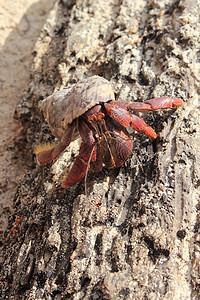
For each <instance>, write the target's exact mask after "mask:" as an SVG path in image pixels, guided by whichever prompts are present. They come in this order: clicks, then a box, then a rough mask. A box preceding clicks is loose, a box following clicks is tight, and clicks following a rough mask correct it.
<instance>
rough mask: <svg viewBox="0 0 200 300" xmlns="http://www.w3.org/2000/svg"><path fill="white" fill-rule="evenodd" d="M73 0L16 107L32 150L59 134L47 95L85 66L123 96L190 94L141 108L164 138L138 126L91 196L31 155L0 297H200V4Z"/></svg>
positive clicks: (60, 12) (93, 184)
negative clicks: (67, 185) (178, 103)
mask: <svg viewBox="0 0 200 300" xmlns="http://www.w3.org/2000/svg"><path fill="white" fill-rule="evenodd" d="M73 4H74V3H73V1H70V2H69V1H62V3H59V4H58V6H56V7H55V8H54V10H53V11H52V13H51V15H50V17H49V19H48V20H47V22H46V26H45V28H44V30H43V32H42V34H41V38H40V40H39V41H38V42H37V44H36V47H35V52H34V54H35V58H34V64H33V70H32V78H31V83H30V88H29V89H28V90H27V91H26V93H24V97H23V99H22V101H21V104H20V106H19V107H18V108H17V111H16V115H17V116H18V118H19V119H20V120H21V121H22V124H23V125H24V126H25V128H27V140H28V146H29V147H30V151H32V153H33V149H34V147H35V145H36V144H38V143H39V142H41V141H42V140H43V141H47V140H53V137H52V135H51V133H50V131H49V129H48V126H47V124H46V123H45V121H44V119H43V117H42V113H41V110H40V105H39V101H40V100H41V99H43V98H45V97H46V96H47V95H50V94H51V93H52V92H53V91H54V90H55V89H58V88H60V86H61V85H63V86H64V85H65V84H66V83H74V82H77V81H79V80H81V79H83V78H85V77H87V76H91V75H94V74H97V75H101V76H103V77H105V78H106V79H108V80H110V81H111V83H112V84H113V87H114V88H115V91H116V98H117V99H119V100H129V101H133V100H141V101H142V100H146V99H149V98H153V97H155V96H170V97H179V98H182V99H184V102H185V105H184V107H183V108H181V109H179V110H177V111H174V110H170V111H164V112H163V111H160V112H154V113H152V114H148V115H145V116H144V118H145V120H146V122H148V124H150V125H152V126H153V127H154V129H155V130H156V131H157V132H158V133H159V138H157V139H156V140H155V141H153V142H152V141H150V140H149V139H148V138H146V137H144V136H139V135H135V136H134V154H133V156H132V158H131V159H129V160H128V161H127V162H126V163H125V165H124V166H122V167H121V168H120V169H119V170H112V171H107V170H103V171H102V172H101V173H100V174H95V175H92V176H91V175H90V176H89V177H88V180H87V190H88V192H87V194H88V195H87V197H86V195H85V191H84V183H83V182H82V183H80V184H78V185H76V186H75V187H73V188H71V189H63V188H61V187H60V185H59V184H58V185H57V186H56V185H55V183H54V182H53V181H52V176H53V175H52V173H51V167H50V166H46V167H45V168H43V169H41V167H38V166H37V165H36V163H35V162H34V155H33V169H32V170H31V171H30V172H29V173H28V174H26V175H25V177H24V180H23V181H22V182H21V184H20V186H19V188H18V192H17V194H16V196H15V199H14V214H13V216H11V218H10V223H9V228H8V231H7V233H6V234H7V237H6V239H5V243H4V245H3V251H4V256H5V261H4V265H3V266H2V272H1V273H2V274H1V289H2V297H3V299H68V298H69V299H199V293H200V290H199V259H200V255H199V253H200V248H199V242H200V239H199V235H198V232H199V212H198V210H199V197H200V188H199V186H200V179H199V178H200V171H199V161H200V154H199V147H200V125H199V120H200V118H199V116H200V112H199V108H200V104H199V99H198V92H199V90H198V89H199V88H198V84H199V79H200V74H199V66H200V63H199V61H198V54H199V52H198V51H199V44H198V39H199V33H200V30H199V13H198V12H199V8H200V4H199V3H198V1H195V0H194V1H192V0H191V1H173V0H164V1H160V0H154V1H145V0H138V1H133V0H130V1H129V0H127V1H118V0H100V1H84V0H83V1H77V2H76V4H74V5H73ZM75 147H76V145H74V148H75ZM71 148H72V151H74V149H73V146H72V147H71ZM141 165H142V168H143V169H142V168H141ZM57 169H58V168H57ZM99 201H101V205H99ZM22 216H23V218H22V219H21V220H20V222H19V224H18V225H17V226H16V227H15V228H14V232H13V233H12V234H9V235H8V232H9V230H10V229H11V228H12V227H13V225H14V224H15V221H16V220H17V219H18V218H20V217H22Z"/></svg>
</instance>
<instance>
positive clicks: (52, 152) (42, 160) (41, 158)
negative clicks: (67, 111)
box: [35, 122, 75, 165]
mask: <svg viewBox="0 0 200 300" xmlns="http://www.w3.org/2000/svg"><path fill="white" fill-rule="evenodd" d="M74 130H75V123H74V122H72V124H70V125H69V126H68V128H67V130H66V131H65V134H64V136H63V138H62V139H61V141H60V142H59V143H58V144H57V145H52V144H42V145H39V146H38V147H37V148H36V149H35V154H36V159H37V162H38V164H39V165H44V164H46V163H48V162H50V161H51V160H53V159H55V158H56V157H57V156H58V155H59V154H60V153H61V152H63V151H64V150H65V148H66V147H67V146H69V144H70V143H71V141H72V137H73V133H74Z"/></svg>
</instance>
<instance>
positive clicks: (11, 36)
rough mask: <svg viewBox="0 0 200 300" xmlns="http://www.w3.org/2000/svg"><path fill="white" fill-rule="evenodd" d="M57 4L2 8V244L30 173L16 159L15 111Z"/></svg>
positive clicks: (19, 0)
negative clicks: (19, 191)
mask: <svg viewBox="0 0 200 300" xmlns="http://www.w3.org/2000/svg"><path fill="white" fill-rule="evenodd" d="M54 3H55V0H41V1H38V0H15V1H12V0H2V1H1V4H0V90H1V93H0V120H1V121H0V131H1V135H0V155H1V160H0V195H1V197H0V240H2V241H3V240H4V237H3V232H4V230H5V228H6V226H7V221H8V216H9V214H10V211H11V209H12V201H13V196H14V194H15V192H16V188H17V185H18V182H19V180H20V178H22V177H23V175H24V172H25V170H26V169H27V165H26V161H25V160H22V161H20V160H19V156H18V155H16V149H15V144H14V138H15V137H16V136H17V135H18V134H19V132H20V123H19V122H17V121H15V120H14V119H13V115H14V111H15V107H16V105H17V104H18V102H19V101H20V97H21V95H22V93H23V90H24V89H25V88H26V86H27V85H28V83H29V75H30V67H31V63H32V52H33V49H34V45H35V42H36V41H37V39H38V37H39V35H40V32H41V29H42V27H43V25H44V22H45V20H46V18H47V16H48V13H49V11H50V10H51V8H52V7H53V5H54Z"/></svg>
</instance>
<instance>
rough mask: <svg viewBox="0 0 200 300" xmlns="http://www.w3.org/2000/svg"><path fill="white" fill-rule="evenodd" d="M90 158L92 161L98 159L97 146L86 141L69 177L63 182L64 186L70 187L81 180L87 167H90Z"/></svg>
mask: <svg viewBox="0 0 200 300" xmlns="http://www.w3.org/2000/svg"><path fill="white" fill-rule="evenodd" d="M89 160H90V161H91V162H92V161H94V160H96V146H95V144H93V145H90V146H89V145H88V144H86V143H85V142H82V144H81V147H80V150H79V155H78V156H77V158H76V159H75V162H74V164H73V166H72V168H71V170H70V171H69V173H68V174H67V177H66V178H65V179H64V181H63V182H62V186H63V187H64V188H68V187H70V186H72V185H74V184H76V183H77V182H79V181H81V179H82V178H83V177H84V176H85V174H86V171H87V168H90V165H88V163H89Z"/></svg>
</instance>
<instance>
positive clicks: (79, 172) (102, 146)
mask: <svg viewBox="0 0 200 300" xmlns="http://www.w3.org/2000/svg"><path fill="white" fill-rule="evenodd" d="M182 105H183V101H182V100H181V99H179V98H175V99H171V98H168V97H161V98H154V99H151V100H147V101H144V102H132V103H130V102H126V101H115V96H114V92H113V90H112V87H111V84H110V82H109V81H108V80H106V79H105V78H102V77H100V76H92V77H89V78H86V79H85V80H83V81H81V82H79V83H77V84H74V85H71V86H69V87H67V88H65V89H62V90H60V91H58V92H56V93H54V94H53V95H51V96H49V97H48V98H46V99H45V100H43V102H42V109H43V112H44V116H45V117H46V119H47V122H48V125H49V128H50V130H51V132H52V134H53V135H54V136H55V137H57V138H58V139H59V142H58V144H56V145H46V146H45V145H44V146H42V147H38V148H36V150H35V154H36V158H37V161H38V163H39V165H42V164H46V163H48V162H50V161H52V160H54V159H55V158H57V157H58V155H60V154H61V153H62V152H63V151H64V150H65V149H66V147H67V146H68V145H69V144H70V143H71V141H73V140H74V139H76V138H77V137H78V136H79V135H80V136H81V139H82V143H81V145H80V150H79V154H78V156H77V157H76V159H75V161H74V163H73V164H72V166H71V168H70V170H69V172H68V174H67V175H66V177H65V178H64V180H63V182H62V186H63V187H65V188H68V187H70V186H73V185H74V184H76V183H78V182H79V181H81V180H82V179H83V177H84V176H85V174H86V173H87V170H92V171H95V172H99V171H101V169H102V166H103V165H104V166H105V167H106V168H108V169H111V168H117V167H120V166H121V165H122V164H123V163H124V162H125V161H126V160H127V159H128V158H129V156H130V155H131V153H132V149H133V142H132V140H131V136H130V134H129V132H128V131H127V127H128V126H130V128H131V129H133V130H135V131H137V132H138V133H139V134H142V133H143V134H145V135H147V136H149V137H151V138H152V139H155V138H156V136H157V135H156V133H155V131H154V130H153V128H152V127H150V126H148V125H147V124H146V123H145V122H144V120H143V119H142V118H140V117H138V116H137V115H135V114H133V113H132V112H134V111H135V112H136V111H137V112H148V111H152V110H157V109H166V108H173V107H174V108H177V107H180V106H182Z"/></svg>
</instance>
